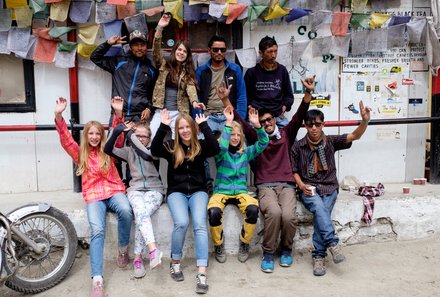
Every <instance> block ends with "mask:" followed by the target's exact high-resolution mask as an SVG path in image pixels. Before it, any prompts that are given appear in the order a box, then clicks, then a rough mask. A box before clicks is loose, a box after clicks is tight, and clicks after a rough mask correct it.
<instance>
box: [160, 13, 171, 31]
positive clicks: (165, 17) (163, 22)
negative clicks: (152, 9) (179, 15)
mask: <svg viewBox="0 0 440 297" xmlns="http://www.w3.org/2000/svg"><path fill="white" fill-rule="evenodd" d="M172 17H173V16H172V15H171V13H169V12H166V13H164V14H163V15H162V17H161V18H160V20H159V22H158V23H157V25H158V26H159V27H162V28H165V27H166V26H168V25H169V24H170V21H171V18H172Z"/></svg>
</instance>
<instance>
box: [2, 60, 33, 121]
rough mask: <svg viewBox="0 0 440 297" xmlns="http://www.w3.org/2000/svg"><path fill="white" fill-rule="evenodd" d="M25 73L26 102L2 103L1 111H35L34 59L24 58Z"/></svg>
mask: <svg viewBox="0 0 440 297" xmlns="http://www.w3.org/2000/svg"><path fill="white" fill-rule="evenodd" d="M22 64H23V75H24V86H23V87H24V93H25V102H24V103H0V113H4V112H21V113H24V112H35V111H36V106H35V80H34V61H32V60H25V59H22Z"/></svg>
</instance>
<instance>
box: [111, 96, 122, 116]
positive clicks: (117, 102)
mask: <svg viewBox="0 0 440 297" xmlns="http://www.w3.org/2000/svg"><path fill="white" fill-rule="evenodd" d="M112 108H113V110H114V111H121V112H122V109H123V108H124V99H122V98H121V97H120V96H115V97H113V98H112Z"/></svg>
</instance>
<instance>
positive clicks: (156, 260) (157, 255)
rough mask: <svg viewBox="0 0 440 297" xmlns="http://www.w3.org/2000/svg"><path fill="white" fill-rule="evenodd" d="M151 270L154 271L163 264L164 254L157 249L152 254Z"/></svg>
mask: <svg viewBox="0 0 440 297" xmlns="http://www.w3.org/2000/svg"><path fill="white" fill-rule="evenodd" d="M149 254H150V269H151V270H152V269H154V268H156V267H157V266H159V265H160V264H161V263H162V252H161V251H160V250H159V249H157V248H156V249H155V250H153V251H151V252H150V253H149Z"/></svg>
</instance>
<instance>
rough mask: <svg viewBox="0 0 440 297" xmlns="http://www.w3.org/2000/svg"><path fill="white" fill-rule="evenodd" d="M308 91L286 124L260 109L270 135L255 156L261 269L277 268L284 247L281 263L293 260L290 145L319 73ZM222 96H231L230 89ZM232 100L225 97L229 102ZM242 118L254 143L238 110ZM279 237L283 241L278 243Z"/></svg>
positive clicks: (251, 132) (251, 137)
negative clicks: (260, 217) (261, 223)
mask: <svg viewBox="0 0 440 297" xmlns="http://www.w3.org/2000/svg"><path fill="white" fill-rule="evenodd" d="M301 82H302V84H303V86H304V88H305V89H306V90H307V92H306V93H305V95H304V98H303V100H302V102H301V104H300V106H299V107H298V110H297V111H296V113H295V115H294V116H293V117H292V119H291V120H290V122H289V123H288V124H287V126H285V127H284V128H278V126H277V124H276V121H277V120H276V116H275V113H274V112H273V110H265V109H260V110H259V111H258V114H259V121H260V124H261V126H262V127H263V128H264V130H265V131H266V133H267V134H268V135H269V144H268V146H267V147H266V149H265V150H264V151H263V152H262V153H261V154H260V155H259V156H257V158H256V159H255V168H254V174H255V185H256V187H257V189H258V199H259V201H260V210H261V213H262V214H263V216H264V234H263V243H262V249H263V259H262V261H261V270H262V271H263V272H267V273H270V272H273V271H274V269H275V265H274V262H275V252H276V250H277V248H278V247H279V248H280V251H281V253H280V258H279V265H280V266H281V267H289V266H291V265H292V264H293V257H292V247H293V238H294V237H295V233H296V211H295V210H296V194H295V181H294V179H293V175H292V165H291V163H290V149H291V147H292V145H293V143H294V141H295V138H296V135H297V133H298V130H299V129H300V128H301V125H302V122H303V119H304V116H305V115H306V113H307V110H308V109H309V104H310V101H311V99H312V95H311V92H312V91H313V89H314V88H315V76H312V77H308V78H306V79H304V80H301ZM220 91H223V92H225V94H224V95H222V96H221V97H222V98H223V97H227V91H228V90H227V89H225V88H220V89H219V92H220ZM228 104H229V103H228V102H227V100H225V105H228ZM235 117H236V118H237V120H240V121H241V124H242V126H243V130H244V134H245V136H246V139H247V141H248V144H249V145H251V144H254V143H255V142H256V141H257V140H258V138H257V133H256V131H255V129H254V128H253V127H251V126H250V125H249V124H248V123H247V121H246V120H244V119H243V118H241V117H240V116H239V115H238V114H237V113H235ZM278 238H280V240H279V244H278V245H277V242H278Z"/></svg>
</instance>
